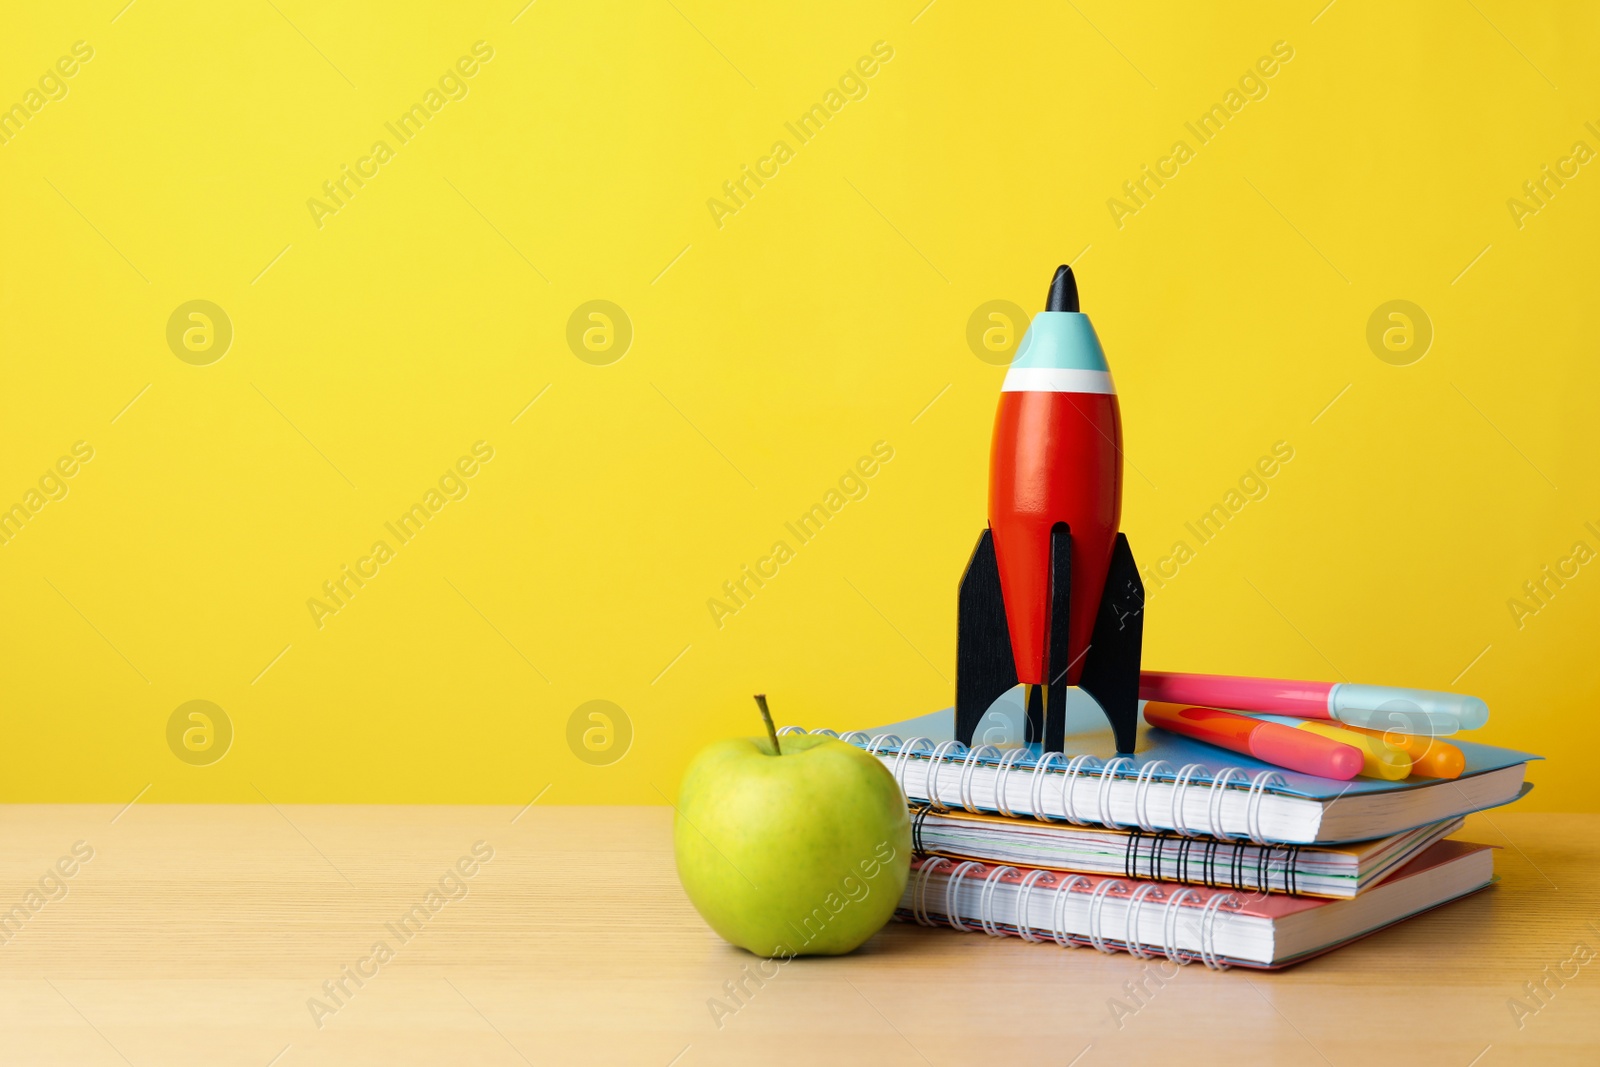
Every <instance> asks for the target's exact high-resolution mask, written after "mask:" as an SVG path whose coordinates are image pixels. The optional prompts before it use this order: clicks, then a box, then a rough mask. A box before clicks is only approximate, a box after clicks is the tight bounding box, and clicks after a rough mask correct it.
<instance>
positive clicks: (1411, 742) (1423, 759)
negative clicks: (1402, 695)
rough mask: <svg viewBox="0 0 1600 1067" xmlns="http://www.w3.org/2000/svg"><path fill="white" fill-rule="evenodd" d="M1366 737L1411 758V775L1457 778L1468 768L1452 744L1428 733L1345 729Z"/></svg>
mask: <svg viewBox="0 0 1600 1067" xmlns="http://www.w3.org/2000/svg"><path fill="white" fill-rule="evenodd" d="M1345 729H1347V730H1355V731H1357V732H1359V733H1363V734H1366V735H1367V736H1368V737H1379V738H1382V739H1383V740H1385V741H1387V742H1388V743H1389V744H1391V745H1394V746H1396V747H1398V748H1399V749H1401V750H1402V751H1403V752H1405V753H1406V755H1408V756H1410V757H1411V773H1412V774H1419V775H1421V776H1422V777H1424V778H1460V777H1461V772H1462V771H1464V770H1466V768H1467V757H1466V754H1465V753H1464V752H1462V751H1461V750H1460V749H1459V748H1457V747H1456V746H1455V745H1452V744H1450V743H1449V742H1448V741H1441V740H1439V739H1438V738H1437V737H1429V736H1428V735H1427V734H1402V733H1399V732H1397V731H1394V730H1389V731H1384V730H1367V729H1364V728H1362V727H1360V726H1347V727H1345Z"/></svg>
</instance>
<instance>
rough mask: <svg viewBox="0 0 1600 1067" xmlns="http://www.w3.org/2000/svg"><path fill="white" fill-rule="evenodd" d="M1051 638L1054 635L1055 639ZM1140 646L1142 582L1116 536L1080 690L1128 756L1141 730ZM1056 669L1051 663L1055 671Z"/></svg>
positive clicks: (1130, 552)
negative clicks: (1101, 713)
mask: <svg viewBox="0 0 1600 1067" xmlns="http://www.w3.org/2000/svg"><path fill="white" fill-rule="evenodd" d="M1053 636H1054V635H1052V637H1053ZM1143 644H1144V582H1143V581H1141V580H1140V578H1139V568H1138V566H1137V565H1136V564H1135V563H1134V561H1133V549H1131V548H1129V547H1128V537H1127V535H1126V534H1120V533H1119V534H1117V543H1116V545H1115V547H1113V548H1112V550H1111V569H1110V570H1109V571H1108V572H1107V574H1106V589H1105V592H1104V593H1103V594H1101V597H1100V612H1099V614H1098V615H1097V616H1096V617H1095V621H1094V636H1093V637H1092V638H1091V639H1090V642H1089V648H1088V651H1087V652H1085V653H1084V659H1083V674H1082V675H1081V676H1079V678H1078V685H1079V687H1080V688H1082V689H1083V690H1084V691H1085V692H1087V693H1088V694H1089V695H1090V696H1092V697H1094V699H1095V700H1096V702H1098V703H1099V705H1100V708H1101V710H1102V711H1104V712H1105V715H1106V718H1107V719H1109V720H1110V721H1111V732H1112V733H1113V734H1114V735H1115V736H1116V741H1117V751H1118V752H1122V753H1131V752H1132V751H1133V744H1134V737H1135V734H1136V731H1137V730H1138V726H1139V661H1140V656H1141V654H1142V651H1143ZM1054 667H1055V664H1054V662H1052V663H1051V669H1052V670H1054Z"/></svg>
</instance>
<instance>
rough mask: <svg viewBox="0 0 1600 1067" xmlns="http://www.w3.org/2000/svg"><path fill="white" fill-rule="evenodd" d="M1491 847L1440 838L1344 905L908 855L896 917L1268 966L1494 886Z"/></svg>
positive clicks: (1179, 958)
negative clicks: (906, 877)
mask: <svg viewBox="0 0 1600 1067" xmlns="http://www.w3.org/2000/svg"><path fill="white" fill-rule="evenodd" d="M1493 852H1494V850H1493V849H1492V848H1490V847H1489V846H1488V845H1475V844H1471V843H1468V842H1465V841H1440V842H1437V843H1435V844H1434V845H1432V846H1430V847H1429V848H1428V849H1427V850H1426V851H1424V852H1423V853H1422V854H1421V855H1419V856H1418V857H1417V858H1415V859H1413V860H1412V861H1411V862H1410V863H1408V864H1406V865H1405V867H1403V868H1401V869H1400V870H1399V871H1397V872H1395V874H1394V876H1393V877H1391V878H1388V879H1386V880H1385V881H1384V882H1382V883H1381V884H1379V885H1376V886H1374V887H1373V888H1371V889H1369V890H1367V891H1366V892H1363V893H1362V894H1361V895H1359V896H1356V897H1352V898H1350V899H1348V900H1322V899H1317V898H1315V897H1289V896H1281V895H1267V894H1248V893H1240V892H1238V891H1235V890H1227V889H1219V890H1210V891H1208V890H1202V889H1196V888H1195V887H1193V886H1186V885H1179V884H1176V883H1172V882H1151V881H1138V880H1124V879H1121V878H1107V877H1099V878H1096V877H1091V876H1089V875H1083V874H1067V873H1064V872H1060V871H1045V870H1029V869H1026V868H1021V869H1019V868H1017V867H1011V866H998V867H991V866H987V865H985V864H982V863H977V862H975V861H967V862H964V863H957V862H956V861H954V860H949V859H945V858H944V857H942V856H931V857H922V858H919V859H916V860H913V861H912V867H911V878H910V880H909V881H908V882H907V883H906V889H905V893H904V895H903V896H902V897H901V898H900V907H899V910H898V911H897V912H896V917H897V918H899V919H901V920H902V921H910V922H918V923H921V924H922V925H924V926H940V925H948V926H951V927H954V928H955V929H957V930H963V931H966V932H968V933H977V932H983V933H987V934H992V935H994V936H996V937H1001V936H1006V935H1010V936H1015V937H1021V938H1023V939H1024V940H1027V941H1035V942H1038V941H1054V942H1055V943H1056V944H1059V945H1062V946H1072V945H1091V946H1093V947H1094V948H1097V949H1099V950H1100V951H1102V952H1116V951H1123V952H1129V953H1132V954H1133V955H1135V956H1139V957H1141V958H1144V959H1153V958H1155V957H1157V956H1162V957H1165V958H1166V959H1168V960H1170V961H1172V962H1173V963H1189V962H1192V961H1194V960H1199V961H1201V962H1203V963H1204V964H1205V965H1206V966H1208V967H1212V968H1217V969H1221V968H1225V967H1229V966H1233V965H1238V966H1243V967H1252V968H1258V969H1262V970H1275V969H1277V968H1280V967H1287V966H1289V965H1290V964H1293V963H1299V962H1301V961H1302V960H1307V959H1310V958H1311V957H1313V956H1318V955H1321V954H1322V953H1324V952H1330V951H1332V950H1333V949H1336V948H1339V947H1340V946H1342V945H1346V944H1349V943H1350V942H1351V941H1354V940H1356V939H1357V938H1361V937H1365V936H1367V935H1368V934H1371V933H1375V932H1376V931H1378V930H1381V929H1383V928H1384V927H1386V926H1392V925H1393V924H1395V923H1397V922H1400V921H1401V920H1403V919H1408V918H1410V917H1412V916H1413V915H1418V914H1421V913H1422V912H1425V911H1429V910H1431V909H1433V908H1437V907H1439V906H1440V905H1441V904H1446V903H1449V902H1450V901H1452V900H1455V899H1457V898H1459V897H1462V896H1465V895H1467V894H1468V893H1473V892H1476V891H1477V890H1479V889H1483V888H1484V887H1485V886H1488V885H1489V884H1490V883H1491V882H1493V881H1494V859H1493Z"/></svg>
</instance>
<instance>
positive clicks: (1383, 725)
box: [1139, 671, 1489, 737]
mask: <svg viewBox="0 0 1600 1067" xmlns="http://www.w3.org/2000/svg"><path fill="white" fill-rule="evenodd" d="M1139 696H1140V697H1141V698H1142V699H1144V700H1161V701H1171V702H1174V703H1179V704H1199V705H1203V706H1205V707H1211V708H1232V709H1234V710H1235V711H1251V712H1255V711H1262V712H1271V713H1273V714H1276V715H1290V716H1293V717H1295V718H1300V719H1333V720H1335V721H1337V722H1342V723H1344V724H1345V725H1347V726H1361V727H1365V728H1367V729H1372V730H1393V731H1397V732H1400V733H1408V734H1429V735H1433V736H1436V737H1437V736H1440V735H1444V734H1453V733H1455V732H1456V731H1457V730H1476V729H1478V728H1479V727H1480V726H1482V725H1483V724H1484V723H1486V722H1488V721H1489V705H1487V704H1485V703H1484V702H1483V701H1482V700H1480V699H1479V698H1478V697H1474V696H1467V695H1465V694H1463V693H1438V692H1433V691H1431V690H1427V689H1403V688H1401V687H1399V686H1391V685H1359V684H1356V683H1353V682H1294V681H1287V680H1284V679H1281V678H1241V677H1236V676H1233V675H1226V674H1182V673H1175V672H1169V671H1142V672H1141V673H1140V675H1139Z"/></svg>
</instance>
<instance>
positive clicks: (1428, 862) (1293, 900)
mask: <svg viewBox="0 0 1600 1067" xmlns="http://www.w3.org/2000/svg"><path fill="white" fill-rule="evenodd" d="M1493 847H1494V846H1492V845H1480V844H1476V843H1474V842H1471V841H1449V840H1447V841H1440V842H1437V843H1436V844H1433V845H1430V846H1429V847H1428V848H1427V849H1425V850H1423V852H1422V854H1421V855H1419V856H1417V857H1416V858H1415V859H1413V860H1412V861H1411V862H1410V863H1408V864H1406V865H1405V866H1404V867H1402V868H1400V869H1399V870H1398V871H1395V872H1394V873H1393V874H1392V875H1390V876H1389V877H1388V878H1385V879H1384V880H1383V881H1382V882H1380V883H1379V884H1378V885H1377V886H1374V887H1373V889H1378V888H1382V887H1384V886H1390V885H1394V884H1395V883H1397V882H1401V881H1404V880H1405V879H1407V878H1411V877H1414V876H1416V875H1419V874H1422V873H1424V872H1426V871H1430V870H1432V869H1434V868H1435V867H1440V866H1443V865H1444V864H1446V863H1450V862H1452V861H1454V860H1457V859H1460V858H1461V857H1462V856H1465V855H1467V854H1469V853H1472V852H1480V851H1484V850H1486V849H1490V848H1493ZM930 863H940V864H941V865H942V866H943V868H944V869H943V870H942V871H941V872H940V873H942V874H944V875H947V876H948V875H950V874H953V873H954V872H955V870H956V869H957V867H959V866H962V863H961V862H960V861H955V860H950V859H948V858H943V857H937V856H926V857H919V858H915V859H913V860H912V862H911V879H912V882H913V883H914V882H915V881H916V879H917V876H918V872H919V871H921V870H922V869H923V867H925V866H927V865H928V864H930ZM1000 866H1008V865H1005V864H984V863H973V864H972V866H971V867H969V868H968V871H967V873H966V874H965V876H964V877H965V879H967V880H970V881H971V883H972V884H974V885H981V884H983V881H984V879H986V878H988V877H989V875H990V874H991V873H992V872H993V871H994V870H995V868H996V867H1000ZM1033 870H1034V868H1028V867H1022V868H1018V867H1012V868H1011V869H1010V870H1009V871H1007V872H1006V873H1005V874H1003V875H1001V876H1000V879H999V880H1000V881H1001V882H1003V883H1005V884H1007V885H1013V886H1014V885H1017V884H1019V883H1021V882H1022V880H1023V879H1024V878H1026V877H1027V876H1028V875H1029V874H1031V873H1032V872H1033ZM1048 873H1049V874H1051V875H1053V876H1054V878H1055V879H1056V881H1055V882H1054V884H1050V883H1043V884H1041V885H1040V886H1039V888H1040V889H1041V890H1042V891H1046V892H1055V891H1056V889H1055V887H1056V886H1059V885H1061V884H1062V883H1063V882H1067V881H1069V880H1070V881H1071V890H1070V891H1071V892H1074V893H1084V894H1092V893H1093V892H1094V891H1095V889H1096V887H1098V886H1099V885H1101V883H1103V882H1122V883H1123V885H1124V886H1126V887H1127V888H1126V893H1128V894H1132V893H1133V892H1135V891H1136V890H1138V889H1139V887H1141V886H1146V885H1153V886H1159V887H1160V894H1159V897H1158V896H1156V895H1155V894H1152V895H1151V900H1153V901H1154V900H1158V899H1159V900H1162V901H1170V900H1172V899H1173V898H1174V897H1175V896H1176V895H1178V894H1181V893H1183V891H1185V890H1187V891H1188V892H1187V893H1186V894H1184V898H1183V900H1182V903H1181V905H1180V906H1182V907H1185V908H1190V907H1192V908H1203V907H1204V906H1205V905H1206V903H1207V902H1208V901H1210V900H1211V899H1212V897H1214V896H1217V895H1226V896H1231V897H1233V898H1234V900H1235V901H1237V902H1238V906H1234V907H1229V908H1228V911H1229V912H1231V913H1233V914H1236V915H1251V916H1255V917H1258V918H1262V919H1271V920H1278V919H1282V918H1284V917H1285V916H1289V915H1296V914H1298V913H1300V912H1303V911H1310V910H1311V909H1313V908H1325V907H1329V906H1334V905H1338V904H1347V903H1349V899H1344V900H1338V899H1329V898H1325V897H1292V896H1285V895H1283V894H1281V893H1272V894H1266V893H1257V892H1247V891H1241V890H1237V889H1227V888H1218V889H1210V888H1206V887H1203V886H1193V885H1185V884H1183V883H1181V882H1166V881H1160V882H1152V881H1151V880H1149V879H1146V878H1126V877H1121V876H1117V875H1089V874H1073V873H1071V872H1066V871H1050V872H1048ZM1478 888H1484V887H1482V886H1480V887H1478ZM1474 891H1475V890H1474ZM936 895H937V897H938V900H937V907H930V908H929V911H930V913H937V914H938V915H939V917H940V918H941V919H943V918H944V915H943V911H942V908H943V903H944V901H943V894H942V893H940V894H936ZM1119 895H1120V894H1119ZM1463 895H1465V894H1463ZM1352 899H1359V897H1357V898H1352ZM1459 899H1460V897H1452V898H1451V900H1459ZM1447 903H1450V901H1441V902H1439V904H1435V905H1431V906H1429V907H1426V908H1423V909H1421V910H1420V911H1416V912H1410V913H1407V914H1405V915H1397V916H1395V917H1394V918H1393V919H1391V920H1389V921H1388V922H1385V923H1383V924H1382V925H1380V926H1376V927H1374V928H1373V929H1371V930H1367V931H1365V932H1363V933H1361V934H1357V935H1356V936H1354V937H1351V938H1349V939H1347V940H1345V941H1341V942H1337V943H1335V944H1330V945H1326V946H1323V947H1322V948H1320V949H1318V950H1317V951H1315V952H1310V953H1307V954H1305V955H1302V956H1297V957H1295V958H1294V959H1289V960H1281V961H1278V962H1277V963H1273V964H1260V963H1254V962H1250V961H1241V960H1232V961H1229V962H1230V963H1232V964H1233V965H1235V966H1243V967H1252V968H1258V969H1268V970H1274V969H1278V968H1281V967H1286V966H1288V965H1290V964H1293V963H1299V962H1301V961H1303V960H1307V959H1311V958H1312V957H1314V956H1320V955H1322V954H1323V953H1326V952H1331V951H1332V950H1333V949H1336V948H1342V947H1344V946H1345V945H1347V944H1350V943H1351V942H1354V941H1359V940H1361V939H1362V938H1363V937H1367V936H1369V935H1371V934H1375V933H1377V932H1378V931H1379V930H1382V929H1385V928H1387V927H1389V926H1393V925H1394V924H1395V923H1398V922H1401V921H1403V920H1405V919H1409V918H1411V917H1412V916H1413V915H1420V914H1422V913H1423V912H1425V911H1431V910H1433V908H1435V907H1440V906H1442V905H1443V904H1447ZM900 915H901V916H902V917H908V916H910V911H909V910H908V909H905V908H902V909H901V911H900ZM962 919H963V921H964V922H965V923H966V924H967V925H968V926H969V927H970V928H972V929H974V930H976V929H977V928H978V926H979V920H978V918H977V917H976V916H962ZM941 925H942V923H941ZM1006 932H1007V933H1009V934H1015V931H1013V930H1010V929H1008V928H1007V929H1006ZM1035 933H1045V932H1044V931H1035ZM1044 940H1049V937H1048V935H1047V936H1045V938H1044ZM1074 940H1080V939H1076V938H1074ZM1116 947H1118V948H1121V947H1122V946H1121V945H1120V944H1118V945H1117V946H1116Z"/></svg>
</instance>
